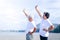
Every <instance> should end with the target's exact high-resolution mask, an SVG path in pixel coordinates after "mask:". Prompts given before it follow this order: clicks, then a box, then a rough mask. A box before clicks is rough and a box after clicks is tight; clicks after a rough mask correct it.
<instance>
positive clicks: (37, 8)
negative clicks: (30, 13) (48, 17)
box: [35, 5, 42, 17]
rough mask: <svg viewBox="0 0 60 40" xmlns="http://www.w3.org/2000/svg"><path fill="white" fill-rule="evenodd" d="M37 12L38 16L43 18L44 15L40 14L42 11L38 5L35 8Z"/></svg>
mask: <svg viewBox="0 0 60 40" xmlns="http://www.w3.org/2000/svg"><path fill="white" fill-rule="evenodd" d="M35 10H36V11H37V13H38V15H39V16H40V17H42V14H41V12H40V10H39V7H38V5H36V6H35Z"/></svg>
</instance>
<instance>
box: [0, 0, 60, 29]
mask: <svg viewBox="0 0 60 40" xmlns="http://www.w3.org/2000/svg"><path fill="white" fill-rule="evenodd" d="M35 5H38V6H39V8H40V10H41V12H42V13H43V12H49V13H50V18H49V19H50V21H51V22H52V23H55V24H60V22H59V21H60V0H0V30H24V29H25V28H26V25H27V21H28V20H27V18H26V16H25V15H24V13H23V9H27V10H26V11H27V12H28V15H31V16H32V17H33V19H34V21H35V23H36V24H39V23H40V17H39V16H38V14H37V12H36V11H35Z"/></svg>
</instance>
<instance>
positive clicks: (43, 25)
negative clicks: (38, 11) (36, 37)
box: [39, 18, 52, 37]
mask: <svg viewBox="0 0 60 40" xmlns="http://www.w3.org/2000/svg"><path fill="white" fill-rule="evenodd" d="M51 25H52V23H51V22H50V21H49V20H48V19H47V20H44V19H43V18H42V20H41V24H40V31H39V34H40V35H41V36H43V37H48V36H49V32H46V31H44V30H43V29H44V28H45V29H47V30H48V28H49V27H50V26H51Z"/></svg>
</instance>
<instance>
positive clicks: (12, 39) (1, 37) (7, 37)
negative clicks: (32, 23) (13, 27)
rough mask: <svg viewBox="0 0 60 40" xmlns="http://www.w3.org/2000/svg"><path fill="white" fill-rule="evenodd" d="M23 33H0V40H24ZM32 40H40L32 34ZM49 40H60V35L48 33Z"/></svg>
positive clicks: (36, 35) (37, 35) (35, 34)
mask: <svg viewBox="0 0 60 40" xmlns="http://www.w3.org/2000/svg"><path fill="white" fill-rule="evenodd" d="M25 37H26V35H25V33H24V32H0V40H26V39H25ZM33 37H34V39H33V40H40V38H39V34H38V33H34V35H33ZM48 39H49V40H60V33H50V35H49V38H48Z"/></svg>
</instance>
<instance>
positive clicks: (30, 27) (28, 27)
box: [26, 21, 36, 34]
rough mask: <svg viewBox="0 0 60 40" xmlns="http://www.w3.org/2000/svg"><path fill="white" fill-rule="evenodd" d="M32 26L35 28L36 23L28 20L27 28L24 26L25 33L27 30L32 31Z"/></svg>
mask: <svg viewBox="0 0 60 40" xmlns="http://www.w3.org/2000/svg"><path fill="white" fill-rule="evenodd" d="M34 27H35V28H36V24H35V22H34V21H32V22H28V24H27V28H26V34H27V33H28V32H33V29H34Z"/></svg>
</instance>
